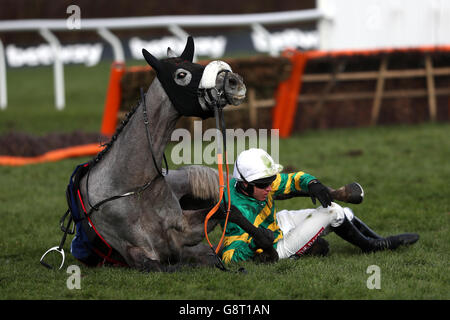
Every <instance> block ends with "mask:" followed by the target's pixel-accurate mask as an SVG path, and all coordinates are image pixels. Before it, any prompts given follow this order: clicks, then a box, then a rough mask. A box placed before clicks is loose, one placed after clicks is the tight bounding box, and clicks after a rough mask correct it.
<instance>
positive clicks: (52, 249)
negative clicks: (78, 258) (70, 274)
mask: <svg viewBox="0 0 450 320" xmlns="http://www.w3.org/2000/svg"><path fill="white" fill-rule="evenodd" d="M52 251H57V252H59V253H60V254H61V255H62V261H61V265H60V266H59V268H58V270H61V268H62V266H63V265H64V260H65V259H66V255H65V254H64V249H63V248H60V247H59V246H56V247H53V248H50V249H48V250H47V251H46V252H45V253H44V254H43V255H42V257H41V260H40V262H41V264H42V265H43V266H44V267H46V268H49V269H54V268H53V266H51V265H49V264H48V263H47V262H45V261H44V258H45V256H46V255H47V254H48V253H50V252H52Z"/></svg>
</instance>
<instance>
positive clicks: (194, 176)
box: [183, 165, 219, 201]
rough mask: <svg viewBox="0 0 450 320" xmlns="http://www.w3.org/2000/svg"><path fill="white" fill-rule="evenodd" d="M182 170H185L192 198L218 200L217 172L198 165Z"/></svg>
mask: <svg viewBox="0 0 450 320" xmlns="http://www.w3.org/2000/svg"><path fill="white" fill-rule="evenodd" d="M183 169H184V170H187V173H188V179H189V184H190V186H191V190H192V195H193V196H194V197H196V198H200V199H214V201H218V200H219V175H218V172H217V170H215V169H213V168H210V167H206V166H200V165H192V166H186V167H183Z"/></svg>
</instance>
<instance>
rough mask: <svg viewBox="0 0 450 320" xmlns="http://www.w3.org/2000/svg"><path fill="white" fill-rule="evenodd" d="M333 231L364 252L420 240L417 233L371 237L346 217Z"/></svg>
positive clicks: (395, 246) (391, 247)
mask: <svg viewBox="0 0 450 320" xmlns="http://www.w3.org/2000/svg"><path fill="white" fill-rule="evenodd" d="M333 231H334V232H335V233H336V234H337V235H338V236H339V237H341V238H342V239H344V240H346V241H348V242H350V243H351V244H353V245H355V246H357V247H359V248H360V249H361V250H362V251H363V252H375V251H380V250H386V249H390V250H393V249H396V248H398V247H399V246H400V245H410V244H413V243H415V242H416V241H417V240H419V235H418V234H415V233H404V234H399V235H395V236H389V237H386V238H376V239H374V238H371V237H368V236H366V235H364V234H363V233H362V232H361V231H360V230H359V229H358V228H357V227H356V226H355V225H354V224H353V223H352V222H350V221H349V220H348V219H347V218H345V220H344V222H343V223H342V224H341V225H340V226H339V227H333Z"/></svg>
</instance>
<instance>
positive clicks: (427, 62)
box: [425, 53, 436, 121]
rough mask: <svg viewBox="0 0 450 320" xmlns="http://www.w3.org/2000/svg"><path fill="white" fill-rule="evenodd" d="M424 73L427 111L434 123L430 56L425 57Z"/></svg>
mask: <svg viewBox="0 0 450 320" xmlns="http://www.w3.org/2000/svg"><path fill="white" fill-rule="evenodd" d="M425 71H426V74H427V91H428V109H429V112H430V119H431V121H436V92H435V87H434V77H433V62H432V60H431V56H430V54H429V53H428V54H426V55H425Z"/></svg>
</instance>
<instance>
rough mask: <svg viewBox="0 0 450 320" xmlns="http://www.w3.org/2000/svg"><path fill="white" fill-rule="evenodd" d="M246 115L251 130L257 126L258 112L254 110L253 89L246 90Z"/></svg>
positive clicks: (254, 96)
mask: <svg viewBox="0 0 450 320" xmlns="http://www.w3.org/2000/svg"><path fill="white" fill-rule="evenodd" d="M248 113H249V118H250V126H251V128H256V126H257V125H258V110H257V109H256V93H255V89H254V88H250V89H249V90H248Z"/></svg>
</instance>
